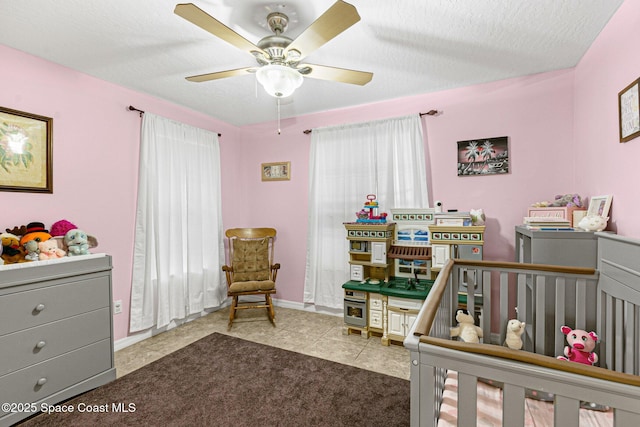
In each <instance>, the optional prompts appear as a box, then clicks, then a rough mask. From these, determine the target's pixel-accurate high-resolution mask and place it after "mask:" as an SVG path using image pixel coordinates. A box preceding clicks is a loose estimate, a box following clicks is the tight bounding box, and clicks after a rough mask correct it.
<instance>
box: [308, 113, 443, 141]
mask: <svg viewBox="0 0 640 427" xmlns="http://www.w3.org/2000/svg"><path fill="white" fill-rule="evenodd" d="M437 114H438V110H429V111H427V112H426V113H420V117H422V116H435V115H437ZM311 132H313V131H312V130H311V129H306V130H303V131H302V133H304V134H305V135H309V134H310V133H311Z"/></svg>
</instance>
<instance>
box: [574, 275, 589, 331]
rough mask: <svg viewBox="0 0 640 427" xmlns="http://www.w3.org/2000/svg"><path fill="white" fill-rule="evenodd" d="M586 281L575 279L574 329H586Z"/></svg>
mask: <svg viewBox="0 0 640 427" xmlns="http://www.w3.org/2000/svg"><path fill="white" fill-rule="evenodd" d="M586 307H588V305H587V281H586V280H585V279H578V280H576V313H575V315H576V329H587V328H588V326H587V312H586Z"/></svg>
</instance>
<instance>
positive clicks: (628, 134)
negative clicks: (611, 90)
mask: <svg viewBox="0 0 640 427" xmlns="http://www.w3.org/2000/svg"><path fill="white" fill-rule="evenodd" d="M639 87H640V78H639V79H637V80H636V81H634V82H633V83H631V84H630V85H629V86H627V87H625V88H624V89H622V90H621V91H620V92H619V93H618V115H619V118H620V142H627V141H630V140H632V139H633V138H635V137H637V136H640V89H639Z"/></svg>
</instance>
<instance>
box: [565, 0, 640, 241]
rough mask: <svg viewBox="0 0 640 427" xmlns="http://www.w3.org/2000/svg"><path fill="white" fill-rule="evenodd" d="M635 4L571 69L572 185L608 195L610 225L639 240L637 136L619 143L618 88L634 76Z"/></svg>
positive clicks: (639, 25) (638, 30) (638, 7)
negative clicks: (573, 149)
mask: <svg viewBox="0 0 640 427" xmlns="http://www.w3.org/2000/svg"><path fill="white" fill-rule="evenodd" d="M638 40H640V2H638V1H633V0H627V1H625V2H624V3H623V4H622V6H621V7H620V9H618V11H617V13H616V14H615V15H614V16H613V18H612V19H611V21H610V22H609V24H608V25H607V27H606V28H605V29H604V30H603V31H602V32H601V33H600V36H599V37H598V38H597V39H596V41H595V42H594V43H593V45H592V46H591V48H590V49H589V51H588V52H587V53H586V55H584V57H583V58H582V61H580V63H579V64H578V66H577V67H576V71H575V98H574V115H575V121H574V127H575V130H574V132H575V141H576V150H575V152H574V155H575V162H576V167H577V172H576V183H577V184H578V189H579V191H581V192H584V193H589V194H591V195H602V194H612V195H613V204H612V205H611V211H610V212H609V216H610V217H611V220H610V224H609V226H610V228H611V229H613V230H615V231H616V232H617V233H618V234H621V235H624V236H629V237H635V238H640V221H638V213H639V212H640V197H639V196H640V192H639V191H638V178H639V177H640V172H639V171H640V168H638V159H639V158H640V137H638V138H636V139H632V140H631V141H628V142H626V143H620V142H619V141H620V139H619V131H618V92H619V91H621V90H622V89H624V88H625V87H627V85H629V84H630V83H631V82H633V81H634V80H636V79H637V78H638V77H640V56H639V55H638V54H637V51H638V46H637V41H638Z"/></svg>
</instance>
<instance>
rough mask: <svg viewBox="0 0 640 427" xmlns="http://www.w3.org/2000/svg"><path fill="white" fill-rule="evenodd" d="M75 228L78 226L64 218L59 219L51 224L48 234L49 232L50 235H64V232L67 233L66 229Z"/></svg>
mask: <svg viewBox="0 0 640 427" xmlns="http://www.w3.org/2000/svg"><path fill="white" fill-rule="evenodd" d="M76 228H78V227H76V226H75V225H73V224H71V223H70V222H69V221H67V220H66V219H61V220H60V221H58V222H55V223H54V224H53V225H52V226H51V232H50V233H49V234H51V236H52V237H58V236H64V235H65V234H67V231H69V230H75V229H76Z"/></svg>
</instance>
